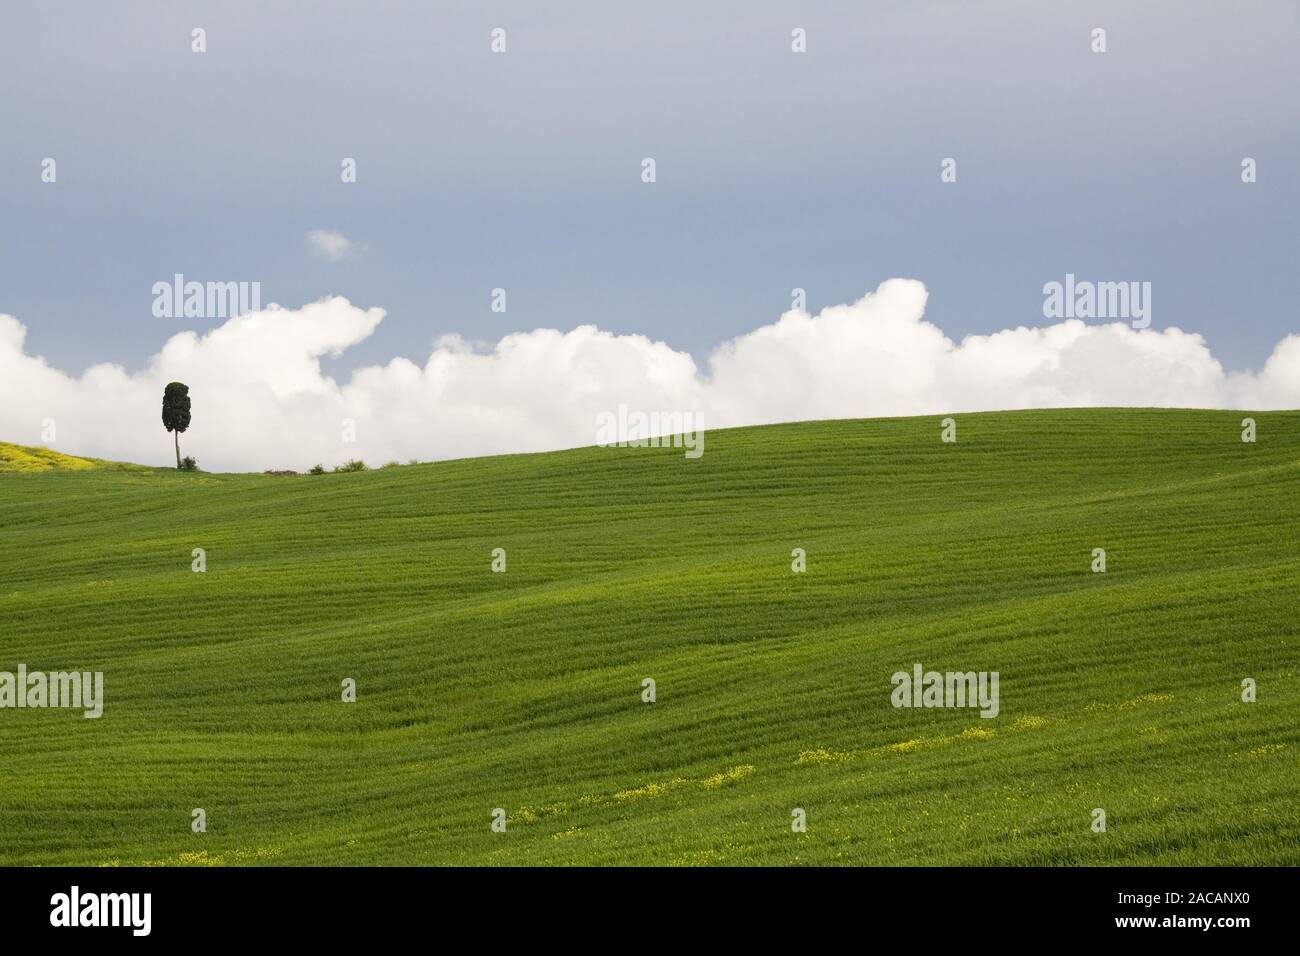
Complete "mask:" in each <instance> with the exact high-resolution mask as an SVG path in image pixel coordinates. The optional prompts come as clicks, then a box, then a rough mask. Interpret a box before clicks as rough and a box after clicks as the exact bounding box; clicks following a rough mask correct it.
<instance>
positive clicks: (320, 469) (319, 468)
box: [307, 465, 325, 475]
mask: <svg viewBox="0 0 1300 956" xmlns="http://www.w3.org/2000/svg"><path fill="white" fill-rule="evenodd" d="M307 474H309V475H323V474H325V466H324V465H312V466H311V469H310V470H309V471H308V472H307Z"/></svg>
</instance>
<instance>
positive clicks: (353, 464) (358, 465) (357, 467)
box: [334, 458, 366, 471]
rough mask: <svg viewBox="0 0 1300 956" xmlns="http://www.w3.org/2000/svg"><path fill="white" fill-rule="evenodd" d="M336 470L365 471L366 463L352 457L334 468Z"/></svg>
mask: <svg viewBox="0 0 1300 956" xmlns="http://www.w3.org/2000/svg"><path fill="white" fill-rule="evenodd" d="M334 470H335V471H365V470H366V463H365V462H364V461H362V460H361V459H359V458H350V459H348V460H347V461H345V462H344V463H343V464H341V465H339V466H338V467H337V468H335V469H334Z"/></svg>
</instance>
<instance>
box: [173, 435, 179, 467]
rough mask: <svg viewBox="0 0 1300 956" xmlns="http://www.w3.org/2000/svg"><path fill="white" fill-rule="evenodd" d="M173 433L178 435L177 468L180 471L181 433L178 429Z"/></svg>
mask: <svg viewBox="0 0 1300 956" xmlns="http://www.w3.org/2000/svg"><path fill="white" fill-rule="evenodd" d="M172 434H173V435H174V436H175V437H176V470H177V471H180V470H181V433H180V432H178V431H176V432H172Z"/></svg>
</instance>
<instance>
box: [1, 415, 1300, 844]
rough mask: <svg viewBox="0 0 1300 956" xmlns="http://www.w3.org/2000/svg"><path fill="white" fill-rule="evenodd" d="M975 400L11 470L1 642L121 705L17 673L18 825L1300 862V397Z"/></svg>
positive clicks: (11, 758)
mask: <svg viewBox="0 0 1300 956" xmlns="http://www.w3.org/2000/svg"><path fill="white" fill-rule="evenodd" d="M1247 414H1253V417H1254V418H1255V419H1256V420H1257V422H1258V429H1259V433H1258V441H1257V442H1256V443H1254V444H1248V443H1243V442H1242V440H1241V424H1240V423H1241V419H1242V418H1243V416H1245V415H1247ZM957 422H958V441H957V443H956V444H942V443H941V442H940V440H939V435H940V426H939V416H934V417H927V418H906V419H883V420H871V421H837V422H822V423H803V424H793V425H779V426H770V427H764V428H747V429H736V430H731V431H718V432H710V433H709V434H708V436H707V444H706V453H705V454H704V456H703V457H702V458H700V459H698V460H686V459H685V458H684V457H683V456H682V451H681V450H680V449H671V448H666V449H629V448H606V449H597V448H591V449H580V450H575V451H566V452H558V453H552V454H541V455H517V456H508V457H497V458H481V459H474V460H464V461H451V462H441V463H436V464H427V465H410V466H404V467H400V468H391V469H382V470H376V471H370V472H366V473H358V474H327V475H321V476H301V477H290V476H269V475H209V474H184V473H177V472H174V471H170V470H154V469H130V468H123V467H120V466H109V465H104V464H102V463H97V464H96V466H95V467H90V468H85V469H82V470H77V469H73V468H65V467H58V463H57V462H56V463H54V465H52V466H51V468H50V470H45V471H33V470H32V468H31V467H28V468H22V469H5V470H4V473H0V670H5V671H15V670H16V668H17V665H18V664H19V662H23V663H25V664H26V665H27V667H28V668H29V669H30V670H44V671H59V670H73V669H75V670H80V671H103V672H104V675H105V677H104V680H105V697H106V701H105V704H104V713H103V716H102V717H101V718H99V719H98V720H87V719H84V718H83V716H82V714H81V712H80V711H71V710H57V709H44V710H30V709H27V710H17V709H3V710H0V863H5V864H113V863H119V864H122V865H131V864H187V863H194V864H232V865H234V864H261V863H267V864H381V863H401V864H471V865H477V864H611V863H632V864H677V865H682V864H684V865H698V864H791V863H797V864H831V863H852V864H873V865H874V864H1013V865H1018V864H1119V863H1128V864H1157V865H1165V864H1295V863H1300V786H1297V784H1298V783H1300V719H1298V718H1300V679H1298V676H1297V672H1298V671H1300V648H1298V646H1297V637H1298V636H1300V614H1298V613H1297V607H1298V602H1297V598H1298V596H1300V590H1298V589H1300V413H1296V412H1261V413H1243V412H1206V411H1153V410H1112V409H1091V410H1073V411H1042V412H1015V413H997V414H981V415H959V416H957ZM159 442H160V445H161V446H162V447H163V448H164V449H165V450H166V449H167V448H168V437H167V436H166V434H165V433H163V432H162V431H161V429H160V431H159ZM191 446H192V447H193V448H194V449H195V453H196V454H198V455H199V457H200V458H202V456H203V449H202V448H201V447H199V446H200V439H199V437H198V436H197V435H196V436H191ZM7 447H8V448H10V449H12V448H13V446H7ZM12 457H15V458H16V457H20V456H16V455H14V456H12ZM340 457H344V456H342V455H341V456H340ZM194 548H203V549H205V550H206V555H207V557H206V560H207V571H206V573H202V574H199V573H193V572H192V571H191V561H192V558H191V552H192V550H193V549H194ZM494 548H504V549H506V551H507V560H508V570H507V571H506V573H503V574H499V573H493V572H492V571H491V569H490V563H491V560H492V550H493V549H494ZM794 548H804V549H806V552H807V571H806V572H805V573H802V574H795V573H792V571H791V550H792V549H794ZM1094 548H1104V549H1106V552H1107V570H1106V572H1105V573H1104V574H1094V573H1093V572H1092V571H1091V568H1090V565H1091V563H1092V550H1093V549H1094ZM916 662H920V663H922V664H923V665H924V666H925V667H926V668H927V669H936V670H940V671H947V670H960V671H997V672H999V674H1000V677H1001V681H1000V707H1001V710H1000V713H999V715H998V716H997V717H996V718H995V719H981V718H980V717H979V715H978V713H977V712H976V711H974V710H968V709H905V708H897V709H896V708H894V707H892V706H891V704H890V691H891V685H890V675H891V674H893V673H894V672H895V671H900V670H911V668H912V666H913V664H914V663H916ZM647 677H649V678H653V679H654V680H655V681H656V684H657V700H656V701H655V702H654V703H643V702H642V699H641V692H642V680H643V679H644V678H647ZM1247 677H1250V678H1254V679H1255V680H1256V681H1257V682H1258V701H1257V702H1255V703H1243V702H1242V700H1241V683H1242V680H1243V678H1247ZM344 678H353V679H354V680H355V681H356V685H357V701H356V702H355V703H344V702H343V701H342V700H341V699H340V695H341V681H342V680H343V679H344ZM197 807H201V808H203V809H204V810H205V811H206V813H207V832H206V833H194V832H192V831H191V826H190V823H191V811H192V809H193V808H197ZM497 807H501V808H504V809H505V810H506V814H507V817H506V819H507V826H506V830H505V832H504V833H498V832H493V831H492V829H491V827H490V824H491V822H492V811H493V809H494V808H497ZM796 807H798V808H802V809H804V810H805V811H806V814H807V831H806V832H805V833H795V832H792V829H791V811H792V809H793V808H796ZM1098 807H1099V808H1103V809H1104V810H1105V811H1106V814H1107V830H1106V832H1105V833H1095V832H1093V831H1092V829H1091V826H1090V824H1091V822H1092V821H1091V814H1092V810H1093V809H1094V808H1098Z"/></svg>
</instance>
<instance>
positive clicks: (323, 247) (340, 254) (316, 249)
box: [307, 229, 357, 262]
mask: <svg viewBox="0 0 1300 956" xmlns="http://www.w3.org/2000/svg"><path fill="white" fill-rule="evenodd" d="M307 248H309V249H310V250H311V254H312V255H314V256H316V257H317V258H318V259H328V260H329V261H330V262H339V261H341V260H343V259H347V258H348V257H350V256H352V255H354V254H355V253H356V251H357V247H356V244H355V243H354V242H353V241H352V240H351V239H349V238H348V237H347V236H345V235H343V233H341V232H335V231H333V230H330V229H313V230H312V231H311V232H309V233H307Z"/></svg>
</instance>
